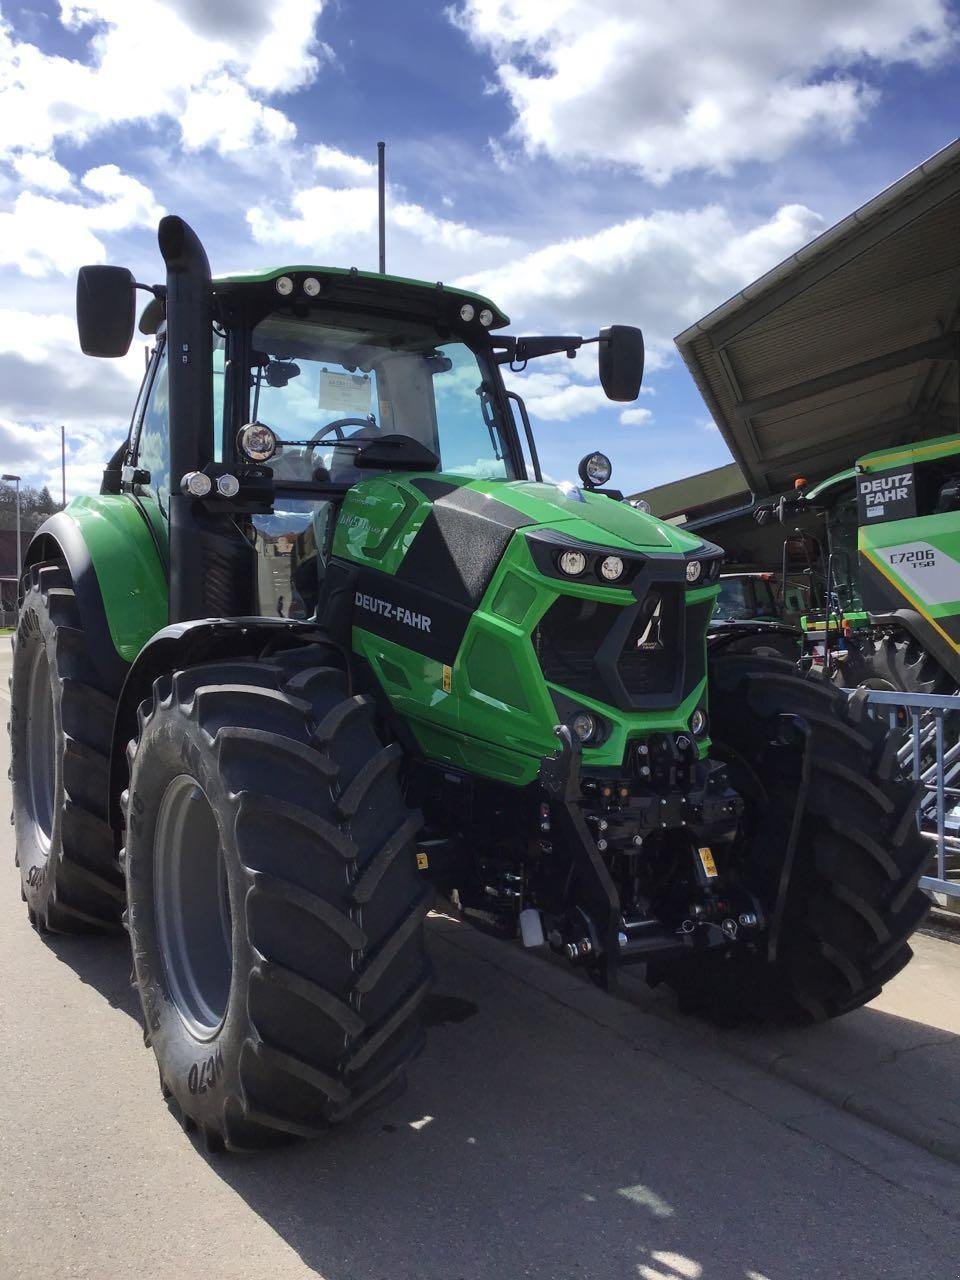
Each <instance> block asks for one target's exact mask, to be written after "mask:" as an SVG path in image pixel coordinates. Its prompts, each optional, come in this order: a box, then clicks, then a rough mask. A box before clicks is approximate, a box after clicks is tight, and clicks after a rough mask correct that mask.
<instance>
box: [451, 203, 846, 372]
mask: <svg viewBox="0 0 960 1280" xmlns="http://www.w3.org/2000/svg"><path fill="white" fill-rule="evenodd" d="M820 230H822V220H821V219H820V217H819V215H818V214H816V213H814V212H813V211H812V210H810V209H807V208H806V207H805V206H803V205H786V206H784V207H783V208H781V209H779V210H778V211H777V212H776V213H775V214H774V215H773V217H771V218H768V219H766V220H764V221H762V222H759V223H757V224H756V225H754V226H748V227H746V228H744V227H743V226H740V225H738V224H737V223H735V222H734V221H733V219H732V218H731V216H730V214H729V213H728V212H727V211H726V210H724V209H722V208H720V207H719V206H717V205H708V206H706V207H705V208H702V209H694V210H688V211H685V212H673V211H661V212H656V213H652V214H650V215H649V216H647V217H641V218H632V219H630V220H628V221H626V222H621V223H618V224H617V225H615V226H612V227H607V228H605V229H604V230H603V231H600V232H597V233H596V234H595V235H590V236H583V237H579V238H576V239H571V240H564V241H560V242H559V243H557V244H552V245H547V246H546V247H545V248H542V249H537V250H535V251H534V252H532V253H528V254H526V255H525V256H523V257H521V258H518V259H516V260H515V261H512V262H508V263H505V264H504V265H502V266H499V267H496V268H493V269H491V270H488V271H483V272H479V273H477V274H475V275H470V276H467V277H465V278H464V279H463V280H462V281H461V282H460V283H462V284H463V285H465V286H466V287H467V288H470V289H476V290H477V291H478V292H480V293H485V294H488V295H489V296H490V297H492V298H495V299H496V300H497V302H498V304H499V305H501V306H503V307H505V308H506V310H507V311H508V312H509V313H510V314H511V316H512V317H513V319H514V321H515V322H519V323H522V324H524V325H531V326H533V325H536V326H537V327H542V328H543V329H544V330H545V331H546V332H550V331H551V330H553V331H557V328H556V326H564V325H569V324H570V321H571V319H573V320H575V322H576V323H577V325H578V326H579V329H580V332H582V333H586V332H588V331H590V332H593V333H596V332H597V330H598V329H599V328H600V327H602V326H603V325H605V324H610V323H611V322H612V321H615V322H619V323H626V324H638V325H640V327H641V328H642V329H643V330H644V334H645V337H646V341H647V368H648V369H651V370H653V369H655V368H657V367H658V366H661V365H662V364H663V361H664V359H665V358H667V357H668V355H669V354H670V353H672V349H673V348H672V342H671V339H672V337H673V335H674V334H675V333H677V332H678V331H679V330H680V329H682V328H684V327H685V326H686V325H688V324H690V323H692V322H693V321H695V320H697V319H699V318H700V317H701V316H702V315H704V314H705V313H706V312H708V311H710V310H711V309H712V308H713V307H715V306H717V305H718V304H719V303H720V302H722V301H723V300H724V299H725V298H727V297H729V296H730V295H731V294H733V293H735V292H736V291H737V290H738V289H741V288H743V287H744V286H745V285H746V284H748V283H749V282H750V281H751V280H753V279H755V278H756V277H757V276H758V275H760V274H761V273H762V272H763V271H766V270H767V269H768V268H770V267H772V266H774V265H775V264H776V263H777V262H779V261H780V260H781V259H782V258H784V257H785V256H786V255H788V254H789V253H791V252H792V251H794V250H795V249H798V248H799V247H800V246H801V245H803V244H805V243H806V242H807V241H808V240H810V239H811V238H812V237H813V236H814V235H816V234H817V233H818V232H819V231H820ZM559 331H561V332H562V327H561V328H560V329H559Z"/></svg>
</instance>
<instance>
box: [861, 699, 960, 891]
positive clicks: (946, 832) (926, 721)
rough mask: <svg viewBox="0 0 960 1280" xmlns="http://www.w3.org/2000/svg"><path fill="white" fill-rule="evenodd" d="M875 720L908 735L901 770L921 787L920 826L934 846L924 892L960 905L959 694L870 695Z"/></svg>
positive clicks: (921, 885)
mask: <svg viewBox="0 0 960 1280" xmlns="http://www.w3.org/2000/svg"><path fill="white" fill-rule="evenodd" d="M867 701H868V703H869V705H870V708H871V710H872V711H873V714H874V715H876V716H878V717H883V718H886V719H888V720H889V722H890V724H891V725H892V726H893V727H896V728H899V729H901V730H904V731H906V740H905V741H904V744H903V746H902V747H901V748H900V751H899V752H898V755H899V758H900V763H901V765H902V766H903V769H904V771H905V772H906V773H908V774H909V775H910V776H912V777H913V778H915V779H916V780H917V781H919V782H920V783H921V785H922V786H923V798H922V799H921V801H920V810H919V813H918V815H917V821H918V823H919V826H920V834H921V835H922V836H923V838H924V840H926V841H928V842H929V843H930V844H931V845H933V850H932V851H931V863H932V865H931V868H930V870H931V874H929V875H925V876H921V878H920V887H921V888H922V889H926V890H927V891H928V892H930V893H939V894H943V895H944V896H945V897H948V898H955V899H958V900H960V694H956V693H954V694H937V693H899V692H891V691H888V690H886V689H882V690H881V689H869V690H867Z"/></svg>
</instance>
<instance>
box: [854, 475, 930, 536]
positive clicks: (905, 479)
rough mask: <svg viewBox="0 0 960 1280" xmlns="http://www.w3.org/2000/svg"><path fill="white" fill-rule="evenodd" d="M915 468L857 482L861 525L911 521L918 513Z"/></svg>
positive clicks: (862, 478)
mask: <svg viewBox="0 0 960 1280" xmlns="http://www.w3.org/2000/svg"><path fill="white" fill-rule="evenodd" d="M915 488H916V486H915V485H914V483H913V467H912V466H910V464H909V463H908V464H907V465H906V466H900V467H897V468H896V470H894V469H893V468H891V469H890V470H889V471H881V472H879V473H875V474H874V475H871V476H861V477H859V479H858V480H857V497H858V498H859V499H860V503H859V515H860V523H861V524H863V525H865V524H880V523H883V522H884V521H886V520H909V519H910V518H911V517H913V516H915V515H916V514H917V502H916V493H915Z"/></svg>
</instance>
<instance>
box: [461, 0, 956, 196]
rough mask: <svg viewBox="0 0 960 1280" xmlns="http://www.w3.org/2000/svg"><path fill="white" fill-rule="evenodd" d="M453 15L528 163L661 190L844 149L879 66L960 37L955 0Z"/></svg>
mask: <svg viewBox="0 0 960 1280" xmlns="http://www.w3.org/2000/svg"><path fill="white" fill-rule="evenodd" d="M454 18H455V21H457V22H458V23H459V24H460V25H461V26H462V27H463V28H464V29H465V30H466V32H467V33H468V35H469V36H470V38H471V40H472V41H473V42H474V43H475V44H476V45H477V46H479V47H480V48H483V49H485V50H488V51H489V52H490V53H491V55H492V57H493V59H494V61H495V64H496V75H497V81H498V84H499V86H500V88H501V89H502V90H503V92H504V93H505V94H506V95H507V97H508V99H509V101H510V104H511V107H512V108H513V111H514V113H515V117H516V122H515V128H514V137H515V138H516V140H517V141H518V142H519V143H520V144H521V145H522V146H523V147H524V148H525V149H526V150H527V151H528V152H530V153H536V152H545V153H546V154H547V155H549V156H551V157H553V158H554V159H556V160H560V161H574V162H588V163H589V162H609V161H613V162H615V163H618V164H623V165H628V166H630V167H632V168H635V169H637V170H639V171H640V172H641V173H642V174H643V175H644V176H645V177H647V178H648V179H650V180H651V181H653V182H665V181H667V180H669V179H670V178H671V177H672V176H673V175H674V174H676V173H680V172H683V171H687V170H694V169H704V170H711V171H715V172H719V173H729V172H730V171H731V169H732V167H733V166H734V165H736V164H738V163H742V162H743V161H746V160H763V161H772V160H776V159H778V158H779V157H781V156H783V155H784V154H785V153H786V152H787V151H788V150H789V149H790V148H791V147H793V146H795V145H796V144H797V143H799V142H800V141H802V140H804V139H806V138H808V137H812V136H817V135H821V136H831V137H834V138H839V139H845V138H848V137H849V136H850V134H851V133H852V131H853V130H854V129H855V128H856V126H857V125H858V124H859V123H860V121H861V120H862V119H863V118H864V116H865V115H866V113H867V111H868V110H869V108H870V107H871V106H872V105H873V103H874V101H875V99H876V90H875V88H874V87H873V85H872V83H871V76H872V75H873V73H874V72H875V71H876V69H877V68H878V67H885V66H889V65H892V64H896V63H911V64H914V65H917V66H921V67H925V66H929V65H931V64H932V63H934V62H935V61H936V60H938V59H940V58H943V57H944V56H945V55H946V54H947V52H948V51H949V50H950V48H951V47H952V46H953V45H954V41H955V36H956V27H955V20H954V18H953V17H952V16H951V12H950V7H949V5H948V3H947V0H914V3H912V4H909V5H905V4H903V3H902V0H805V3H803V4H798V3H793V4H759V5H758V4H747V3H739V4H729V5H719V4H718V3H717V0H674V3H672V4H669V5H652V4H649V3H646V4H638V3H637V0H608V3H606V4H605V5H604V6H603V7H602V8H601V9H598V8H597V6H596V5H595V4H593V3H591V2H590V0H556V2H555V3H553V4H551V5H549V6H544V5H530V4H528V3H525V2H524V0H464V2H463V5H462V7H461V8H460V9H459V10H458V11H457V12H456V13H455V15H454Z"/></svg>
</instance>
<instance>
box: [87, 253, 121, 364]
mask: <svg viewBox="0 0 960 1280" xmlns="http://www.w3.org/2000/svg"><path fill="white" fill-rule="evenodd" d="M135 284H136V281H135V280H134V278H133V274H132V273H131V272H130V271H128V270H127V269H126V267H81V268H80V273H79V275H78V276H77V330H78V332H79V334H80V350H81V351H82V352H83V354H84V355H86V356H125V355H126V354H127V352H128V351H129V350H130V343H131V341H132V340H133V326H134V322H135V320H136V294H135V291H134V286H135Z"/></svg>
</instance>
